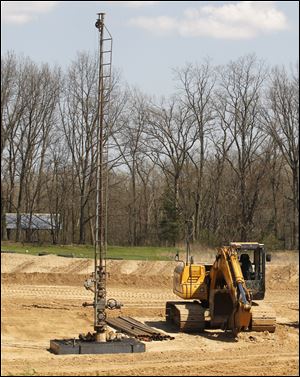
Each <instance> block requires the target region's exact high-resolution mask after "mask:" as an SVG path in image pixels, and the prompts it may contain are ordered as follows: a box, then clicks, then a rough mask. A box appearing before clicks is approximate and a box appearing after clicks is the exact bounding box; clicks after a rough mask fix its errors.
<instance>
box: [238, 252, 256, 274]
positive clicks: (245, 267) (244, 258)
mask: <svg viewBox="0 0 300 377" xmlns="http://www.w3.org/2000/svg"><path fill="white" fill-rule="evenodd" d="M240 264H241V269H242V273H243V276H244V279H245V280H251V278H252V273H253V272H254V271H253V267H252V263H251V260H250V257H249V255H248V254H241V256H240Z"/></svg>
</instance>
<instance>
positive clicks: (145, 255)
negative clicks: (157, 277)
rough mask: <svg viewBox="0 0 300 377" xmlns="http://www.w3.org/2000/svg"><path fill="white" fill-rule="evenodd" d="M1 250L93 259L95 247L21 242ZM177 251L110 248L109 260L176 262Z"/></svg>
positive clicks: (167, 249) (171, 249)
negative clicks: (39, 244) (40, 244)
mask: <svg viewBox="0 0 300 377" xmlns="http://www.w3.org/2000/svg"><path fill="white" fill-rule="evenodd" d="M1 250H6V251H14V252H16V253H24V254H25V253H26V254H31V255H38V254H39V253H49V254H54V255H58V254H60V255H70V254H72V255H73V256H74V257H77V258H93V257H94V247H93V246H92V245H42V246H38V245H34V244H22V243H20V242H9V241H2V242H1ZM176 251H177V249H176V248H174V247H173V248H172V247H169V248H168V247H152V246H149V247H148V246H145V247H129V246H109V247H108V251H107V258H122V259H135V260H174V256H175V254H176Z"/></svg>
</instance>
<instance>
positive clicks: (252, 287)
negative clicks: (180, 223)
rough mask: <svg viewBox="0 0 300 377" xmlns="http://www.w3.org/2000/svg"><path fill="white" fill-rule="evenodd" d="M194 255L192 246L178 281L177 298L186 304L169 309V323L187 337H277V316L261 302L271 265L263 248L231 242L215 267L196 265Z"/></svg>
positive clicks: (171, 305) (177, 270) (174, 303)
mask: <svg viewBox="0 0 300 377" xmlns="http://www.w3.org/2000/svg"><path fill="white" fill-rule="evenodd" d="M189 254H190V250H189V246H188V247H187V257H186V261H179V262H180V263H179V264H178V265H177V266H176V268H175V270H174V277H173V292H174V293H175V294H176V295H177V296H179V297H180V298H182V299H184V300H185V301H169V302H167V303H166V321H167V322H171V323H173V324H174V325H176V327H177V328H178V330H180V331H183V332H199V331H203V330H205V329H207V328H211V329H223V330H231V331H232V332H233V333H234V334H235V335H236V334H237V333H238V332H240V331H245V330H250V331H269V332H274V331H275V327H276V316H275V312H274V310H273V309H272V308H271V307H268V306H267V305H266V304H265V303H264V302H262V300H263V299H264V296H265V280H266V279H265V270H266V261H270V260H271V255H270V254H267V255H266V253H265V249H264V245H263V244H260V243H257V242H231V243H230V245H229V246H223V247H221V248H219V249H218V252H217V255H216V259H215V261H214V263H213V264H195V263H194V262H193V258H192V257H190V255H189ZM176 259H177V260H179V256H178V253H177V258H176ZM257 301H261V302H260V303H258V302H257Z"/></svg>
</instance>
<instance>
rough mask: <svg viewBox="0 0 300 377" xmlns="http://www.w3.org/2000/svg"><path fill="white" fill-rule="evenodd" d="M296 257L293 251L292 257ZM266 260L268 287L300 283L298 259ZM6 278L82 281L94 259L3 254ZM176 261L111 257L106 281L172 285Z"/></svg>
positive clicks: (20, 281) (18, 281) (21, 281)
mask: <svg viewBox="0 0 300 377" xmlns="http://www.w3.org/2000/svg"><path fill="white" fill-rule="evenodd" d="M291 258H294V254H292V257H291ZM277 259H280V263H277V261H278V260H277V261H274V260H273V261H272V262H271V263H268V264H267V267H266V271H267V284H266V286H267V289H269V288H270V289H278V288H280V289H289V288H291V287H293V288H294V287H297V286H298V284H299V265H298V263H294V262H292V263H289V260H288V262H287V263H286V265H284V264H283V263H282V260H283V259H282V258H281V257H280V255H279V254H277ZM1 262H2V263H1V272H2V274H1V275H2V280H3V281H4V282H10V283H16V284H58V285H63V284H65V285H82V284H83V282H84V280H85V279H86V278H87V277H89V276H90V274H91V273H92V272H93V269H94V267H93V263H94V261H93V260H92V259H83V258H72V259H71V258H62V257H57V256H55V255H47V256H42V257H39V256H32V255H23V254H15V255H8V254H3V255H1ZM176 264H177V263H176V262H173V261H170V262H166V261H137V260H130V261H128V260H108V261H107V272H108V275H107V281H108V284H110V285H112V286H134V287H171V286H172V276H173V271H174V268H175V266H176Z"/></svg>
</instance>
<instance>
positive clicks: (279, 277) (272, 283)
mask: <svg viewBox="0 0 300 377" xmlns="http://www.w3.org/2000/svg"><path fill="white" fill-rule="evenodd" d="M266 285H267V288H270V289H279V288H280V289H289V288H295V287H298V286H299V265H298V264H288V265H286V266H283V265H273V266H272V265H270V266H268V267H267V284H266Z"/></svg>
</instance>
